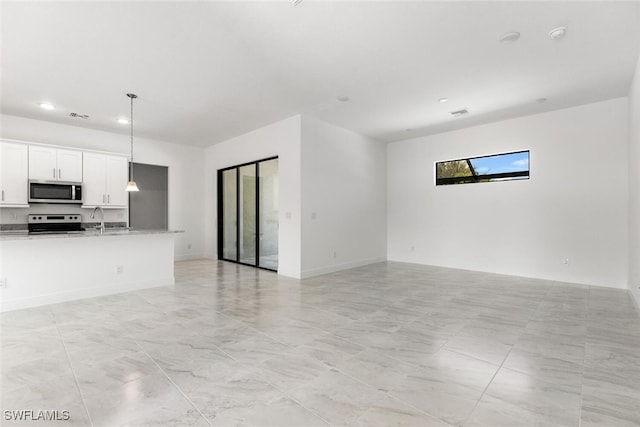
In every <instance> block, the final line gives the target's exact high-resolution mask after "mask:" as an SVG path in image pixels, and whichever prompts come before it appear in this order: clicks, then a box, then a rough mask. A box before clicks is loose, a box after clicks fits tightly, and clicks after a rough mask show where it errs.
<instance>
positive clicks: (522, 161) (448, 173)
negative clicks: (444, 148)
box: [436, 150, 529, 185]
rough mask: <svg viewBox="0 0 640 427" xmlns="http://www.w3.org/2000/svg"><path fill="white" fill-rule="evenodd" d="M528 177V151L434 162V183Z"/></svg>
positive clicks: (464, 182)
mask: <svg viewBox="0 0 640 427" xmlns="http://www.w3.org/2000/svg"><path fill="white" fill-rule="evenodd" d="M513 179H529V151H528V150H527V151H518V152H515V153H504V154H493V155H491V156H482V157H470V158H468V159H458V160H448V161H444V162H436V185H450V184H469V183H472V182H493V181H509V180H513Z"/></svg>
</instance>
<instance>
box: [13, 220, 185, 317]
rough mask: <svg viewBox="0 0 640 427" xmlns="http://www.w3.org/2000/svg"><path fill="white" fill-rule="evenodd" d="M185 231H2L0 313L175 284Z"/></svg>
mask: <svg viewBox="0 0 640 427" xmlns="http://www.w3.org/2000/svg"><path fill="white" fill-rule="evenodd" d="M181 232H182V231H167V230H123V229H111V230H109V229H107V230H105V231H104V233H100V232H99V231H96V230H90V231H84V232H72V233H64V234H46V233H43V234H29V233H27V232H26V231H25V232H19V231H17V232H10V233H1V234H0V280H1V284H2V286H3V287H1V288H0V311H8V310H16V309H21V308H27V307H35V306H39V305H44V304H52V303H59V302H64V301H71V300H75V299H81V298H90V297H96V296H101V295H110V294H115V293H120V292H128V291H133V290H138V289H145V288H151V287H157V286H170V285H173V284H174V283H175V279H174V274H173V263H174V237H175V235H176V233H181Z"/></svg>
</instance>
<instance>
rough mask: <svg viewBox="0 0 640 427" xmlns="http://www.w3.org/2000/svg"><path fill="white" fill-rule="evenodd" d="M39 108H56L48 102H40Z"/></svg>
mask: <svg viewBox="0 0 640 427" xmlns="http://www.w3.org/2000/svg"><path fill="white" fill-rule="evenodd" d="M38 105H39V106H40V108H42V109H43V110H49V111H51V110H55V109H56V107H55V106H54V105H53V104H49V103H48V102H41V103H40V104H38Z"/></svg>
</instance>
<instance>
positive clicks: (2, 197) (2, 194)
mask: <svg viewBox="0 0 640 427" xmlns="http://www.w3.org/2000/svg"><path fill="white" fill-rule="evenodd" d="M2 201H3V202H4V190H2Z"/></svg>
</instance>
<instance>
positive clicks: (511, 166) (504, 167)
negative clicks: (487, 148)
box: [469, 151, 529, 175]
mask: <svg viewBox="0 0 640 427" xmlns="http://www.w3.org/2000/svg"><path fill="white" fill-rule="evenodd" d="M469 161H470V162H471V166H473V169H474V170H475V172H476V174H478V175H487V174H495V173H506V172H524V171H527V170H529V152H528V151H523V152H520V153H510V154H498V155H496V156H488V157H477V158H475V159H469Z"/></svg>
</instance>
